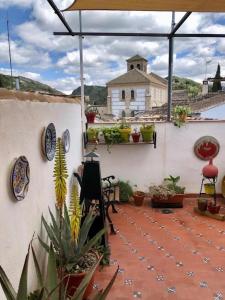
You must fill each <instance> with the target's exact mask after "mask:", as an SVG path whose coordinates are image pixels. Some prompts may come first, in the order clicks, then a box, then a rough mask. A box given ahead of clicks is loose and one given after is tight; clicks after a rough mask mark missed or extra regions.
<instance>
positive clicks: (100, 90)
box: [72, 85, 107, 105]
mask: <svg viewBox="0 0 225 300" xmlns="http://www.w3.org/2000/svg"><path fill="white" fill-rule="evenodd" d="M80 94H81V90H80V87H78V88H77V89H75V90H74V91H73V92H72V95H74V96H80ZM84 95H85V96H89V97H90V104H95V105H104V104H106V100H107V88H106V87H104V86H98V85H85V86H84Z"/></svg>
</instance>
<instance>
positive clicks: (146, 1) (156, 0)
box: [66, 0, 225, 12]
mask: <svg viewBox="0 0 225 300" xmlns="http://www.w3.org/2000/svg"><path fill="white" fill-rule="evenodd" d="M66 10H70V11H71V10H126V11H183V12H186V11H192V12H225V0H75V1H74V2H73V3H72V4H71V5H70V6H69V7H68V8H67V9H66Z"/></svg>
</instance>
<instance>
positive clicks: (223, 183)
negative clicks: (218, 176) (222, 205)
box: [221, 176, 225, 198]
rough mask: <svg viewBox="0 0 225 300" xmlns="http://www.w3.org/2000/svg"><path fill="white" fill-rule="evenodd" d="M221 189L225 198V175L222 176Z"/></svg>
mask: <svg viewBox="0 0 225 300" xmlns="http://www.w3.org/2000/svg"><path fill="white" fill-rule="evenodd" d="M221 190H222V195H223V197H224V198H225V176H223V179H222V183H221Z"/></svg>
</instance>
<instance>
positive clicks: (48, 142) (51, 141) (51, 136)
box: [43, 123, 56, 160]
mask: <svg viewBox="0 0 225 300" xmlns="http://www.w3.org/2000/svg"><path fill="white" fill-rule="evenodd" d="M43 150H44V151H43V152H44V154H45V156H46V158H47V160H53V158H54V156H55V150H56V130H55V125H54V124H53V123H50V124H49V125H48V127H47V128H46V129H45V131H44V134H43Z"/></svg>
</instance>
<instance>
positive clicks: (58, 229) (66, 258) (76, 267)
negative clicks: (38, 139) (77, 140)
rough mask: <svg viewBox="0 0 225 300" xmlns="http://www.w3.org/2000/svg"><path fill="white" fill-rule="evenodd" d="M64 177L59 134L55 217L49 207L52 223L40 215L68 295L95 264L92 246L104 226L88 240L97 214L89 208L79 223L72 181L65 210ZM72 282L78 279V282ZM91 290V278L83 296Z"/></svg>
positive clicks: (75, 190) (100, 234) (65, 192)
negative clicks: (69, 197) (68, 202)
mask: <svg viewBox="0 0 225 300" xmlns="http://www.w3.org/2000/svg"><path fill="white" fill-rule="evenodd" d="M67 177H68V172H67V166H66V157H65V153H64V150H63V146H62V142H61V139H60V138H59V139H58V140H57V145H56V155H55V165H54V181H55V194H56V218H55V217H54V215H53V213H52V212H51V210H49V212H50V216H51V224H50V225H49V224H48V223H47V221H46V219H45V218H44V217H43V216H42V223H43V225H44V228H45V230H46V233H47V235H48V237H49V240H50V241H51V243H52V245H53V249H54V253H55V257H56V264H57V268H58V275H59V279H60V281H62V280H63V278H65V276H66V279H65V280H63V282H64V284H65V287H67V294H68V296H71V295H73V294H74V292H75V291H76V289H77V286H78V285H79V284H80V283H81V281H82V279H83V278H84V277H85V274H86V272H89V271H90V270H91V269H92V268H93V266H94V265H96V263H97V261H98V259H99V255H98V253H97V251H96V249H95V247H96V246H97V244H98V242H99V240H100V239H101V238H102V235H103V234H104V232H105V230H104V229H102V230H101V231H99V232H98V233H97V234H96V235H95V236H94V237H93V238H91V239H90V240H89V238H88V235H89V231H90V228H91V226H92V224H93V222H94V220H95V217H96V215H95V212H94V210H90V212H89V213H88V214H87V215H86V217H85V218H83V222H82V224H81V218H82V207H81V206H80V199H79V196H78V185H77V184H75V183H74V184H73V186H72V194H71V203H70V208H69V212H68V210H67V207H66V204H65V200H66V196H67V185H66V179H67ZM39 241H40V243H41V245H42V246H43V247H44V249H45V250H47V251H48V252H49V251H50V247H49V245H48V244H47V243H45V242H44V241H43V240H42V239H41V238H40V237H39ZM75 282H77V286H76V285H75ZM60 289H61V287H60ZM91 291H92V282H90V286H88V287H87V290H86V291H85V297H87V296H88V294H90V293H91ZM60 293H61V292H60Z"/></svg>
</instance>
